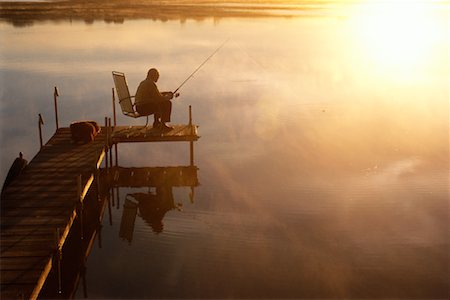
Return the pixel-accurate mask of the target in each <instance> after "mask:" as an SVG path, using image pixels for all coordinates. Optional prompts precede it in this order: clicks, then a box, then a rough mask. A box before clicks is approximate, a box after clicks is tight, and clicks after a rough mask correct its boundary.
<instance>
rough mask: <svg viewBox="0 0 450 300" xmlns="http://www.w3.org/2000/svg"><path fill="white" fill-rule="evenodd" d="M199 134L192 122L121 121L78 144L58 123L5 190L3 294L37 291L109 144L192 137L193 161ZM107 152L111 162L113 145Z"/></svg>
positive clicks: (12, 296) (26, 295)
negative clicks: (166, 125)
mask: <svg viewBox="0 0 450 300" xmlns="http://www.w3.org/2000/svg"><path fill="white" fill-rule="evenodd" d="M106 132H109V133H111V134H110V135H109V134H106ZM198 138H199V137H198V135H197V126H195V125H193V124H192V123H190V124H189V125H176V126H174V128H173V129H172V130H169V131H161V130H157V129H154V128H151V127H142V126H121V127H114V128H107V127H102V130H101V132H100V133H99V135H97V137H96V138H95V140H94V141H93V142H91V143H88V144H74V143H72V141H71V133H70V129H69V128H59V129H58V130H57V131H56V132H55V134H54V135H53V136H52V137H51V138H50V140H49V141H48V142H47V143H46V144H45V145H44V146H43V147H42V148H41V150H40V151H39V152H38V154H37V155H36V156H35V157H34V158H33V159H32V160H31V162H30V163H29V164H28V166H27V167H26V168H25V170H24V171H23V172H22V174H21V175H20V176H19V177H18V178H17V179H16V180H15V181H13V182H12V183H11V184H10V185H9V186H8V187H7V188H6V190H5V191H4V194H3V197H2V200H1V227H0V229H1V230H0V231H1V257H0V275H1V278H0V281H1V294H0V298H1V299H36V298H37V297H38V295H39V292H40V290H41V288H42V286H43V284H44V282H45V280H46V278H47V276H48V274H49V272H50V270H51V269H52V266H54V263H55V262H56V261H57V260H58V259H57V257H58V256H57V254H58V253H59V251H60V250H61V249H62V246H63V244H64V242H65V240H66V238H67V236H68V234H69V231H70V228H71V227H72V224H73V222H74V220H75V217H76V216H77V214H79V213H80V211H81V210H80V209H82V206H83V200H84V197H85V196H86V194H87V192H88V191H89V189H90V187H91V185H92V183H93V182H94V177H96V175H97V174H98V172H97V171H98V169H99V168H100V165H101V163H102V160H103V158H104V157H106V161H107V162H108V155H107V154H108V150H109V149H111V147H112V146H113V145H114V144H116V145H117V144H118V143H129V142H160V141H188V142H190V150H191V165H193V142H194V141H196V140H197V139H198ZM107 140H108V141H107ZM109 155H110V159H109V160H110V162H111V161H112V158H111V157H112V153H111V151H109ZM116 159H117V152H116ZM107 165H108V164H107V163H106V166H107Z"/></svg>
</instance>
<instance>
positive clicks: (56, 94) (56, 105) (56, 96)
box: [53, 86, 59, 130]
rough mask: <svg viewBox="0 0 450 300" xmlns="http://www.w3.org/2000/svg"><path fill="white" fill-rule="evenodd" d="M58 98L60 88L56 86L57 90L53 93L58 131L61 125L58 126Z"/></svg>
mask: <svg viewBox="0 0 450 300" xmlns="http://www.w3.org/2000/svg"><path fill="white" fill-rule="evenodd" d="M58 97H59V92H58V88H57V87H56V86H55V90H54V91H53V100H54V103H55V121H56V130H58V128H59V124H58Z"/></svg>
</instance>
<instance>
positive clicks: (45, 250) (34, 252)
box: [0, 245, 54, 282]
mask: <svg viewBox="0 0 450 300" xmlns="http://www.w3.org/2000/svg"><path fill="white" fill-rule="evenodd" d="M53 251H54V248H51V247H50V246H49V245H46V246H42V247H40V248H37V247H27V248H20V247H11V248H5V249H2V252H1V258H0V259H3V258H5V257H38V256H50V255H52V253H53ZM1 279H2V282H3V278H1Z"/></svg>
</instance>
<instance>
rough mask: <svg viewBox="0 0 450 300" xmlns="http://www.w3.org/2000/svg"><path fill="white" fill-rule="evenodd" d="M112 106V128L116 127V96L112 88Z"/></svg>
mask: <svg viewBox="0 0 450 300" xmlns="http://www.w3.org/2000/svg"><path fill="white" fill-rule="evenodd" d="M112 104H113V116H114V127H116V125H117V118H116V94H115V93H114V88H112Z"/></svg>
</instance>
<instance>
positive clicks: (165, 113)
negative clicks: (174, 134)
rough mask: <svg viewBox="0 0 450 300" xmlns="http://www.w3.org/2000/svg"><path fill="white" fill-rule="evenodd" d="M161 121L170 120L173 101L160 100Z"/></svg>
mask: <svg viewBox="0 0 450 300" xmlns="http://www.w3.org/2000/svg"><path fill="white" fill-rule="evenodd" d="M159 107H160V110H159V111H160V113H161V122H162V123H165V122H170V115H171V114H172V102H170V101H162V102H160V105H159Z"/></svg>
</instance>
